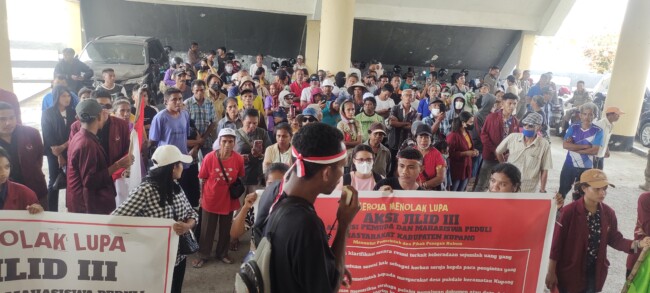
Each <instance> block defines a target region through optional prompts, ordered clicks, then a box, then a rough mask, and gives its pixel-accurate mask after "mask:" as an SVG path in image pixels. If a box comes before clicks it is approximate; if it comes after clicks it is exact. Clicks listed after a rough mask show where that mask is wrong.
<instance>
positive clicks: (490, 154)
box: [481, 110, 519, 161]
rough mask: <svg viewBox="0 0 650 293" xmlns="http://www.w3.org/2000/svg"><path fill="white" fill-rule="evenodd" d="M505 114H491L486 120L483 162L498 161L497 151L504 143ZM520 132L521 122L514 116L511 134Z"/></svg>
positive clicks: (483, 138)
mask: <svg viewBox="0 0 650 293" xmlns="http://www.w3.org/2000/svg"><path fill="white" fill-rule="evenodd" d="M503 123H504V122H503V112H502V111H501V110H499V111H497V112H494V113H491V114H490V115H488V116H487V117H486V118H485V123H483V128H482V129H481V143H483V160H490V161H496V160H497V154H496V149H497V147H498V146H499V144H500V143H501V141H503V138H504V135H503V126H504V125H503ZM515 132H519V120H517V118H516V117H515V116H512V124H511V125H510V128H509V134H510V133H515Z"/></svg>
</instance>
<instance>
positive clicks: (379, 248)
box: [315, 191, 556, 292]
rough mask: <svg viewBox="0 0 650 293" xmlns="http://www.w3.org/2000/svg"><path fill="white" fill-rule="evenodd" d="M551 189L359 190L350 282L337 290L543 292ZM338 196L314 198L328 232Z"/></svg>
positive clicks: (551, 212) (348, 255) (552, 207)
mask: <svg viewBox="0 0 650 293" xmlns="http://www.w3.org/2000/svg"><path fill="white" fill-rule="evenodd" d="M551 197H552V196H551V195H548V194H513V193H508V194H498V193H497V194H494V193H453V194H452V193H446V192H431V191H416V192H413V191H397V192H396V193H395V194H393V195H391V196H382V193H381V192H361V193H360V199H359V200H360V202H361V211H360V212H359V213H358V214H357V216H356V218H355V219H354V222H353V223H352V225H351V227H350V234H349V237H348V241H347V252H346V265H347V268H348V269H349V270H350V272H351V273H352V277H353V283H352V286H351V287H350V288H349V289H347V288H341V290H340V292H543V291H544V288H545V285H544V278H545V276H546V268H547V265H548V257H549V254H550V245H551V240H552V235H553V227H554V220H555V213H556V207H555V203H554V202H553V201H552V200H551ZM338 200H339V194H338V193H334V194H332V195H330V196H327V195H325V196H324V195H321V196H319V198H318V200H317V201H316V204H315V207H316V211H317V212H318V215H319V216H320V217H321V219H322V220H323V223H324V224H325V226H326V229H327V231H328V232H329V229H330V228H331V225H332V224H333V223H334V220H335V218H336V210H337V207H338ZM335 230H336V227H334V231H335ZM334 234H336V233H335V232H332V235H334ZM331 240H333V239H331ZM331 240H330V241H331ZM448 290H449V291H448Z"/></svg>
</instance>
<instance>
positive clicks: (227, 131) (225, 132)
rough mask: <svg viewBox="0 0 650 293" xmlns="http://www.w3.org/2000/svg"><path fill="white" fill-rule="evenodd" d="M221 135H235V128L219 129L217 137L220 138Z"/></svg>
mask: <svg viewBox="0 0 650 293" xmlns="http://www.w3.org/2000/svg"><path fill="white" fill-rule="evenodd" d="M222 136H232V137H237V133H235V130H234V129H232V128H223V129H221V131H219V136H217V138H221V137H222Z"/></svg>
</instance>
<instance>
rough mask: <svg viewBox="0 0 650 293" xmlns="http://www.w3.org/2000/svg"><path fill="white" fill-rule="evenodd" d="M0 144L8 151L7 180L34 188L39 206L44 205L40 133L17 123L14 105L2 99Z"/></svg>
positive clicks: (0, 106) (0, 107)
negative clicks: (9, 169)
mask: <svg viewBox="0 0 650 293" xmlns="http://www.w3.org/2000/svg"><path fill="white" fill-rule="evenodd" d="M0 147H3V148H4V149H5V150H6V151H7V152H8V153H9V157H10V161H11V165H12V168H13V169H14V171H13V172H12V173H11V176H10V178H11V181H13V182H16V183H20V184H23V185H25V186H27V187H28V188H29V189H31V190H32V191H34V193H36V196H37V197H38V201H39V202H40V204H41V206H43V207H45V208H47V184H45V174H43V170H42V169H43V155H44V150H43V141H42V140H41V134H40V133H38V130H36V129H35V128H32V127H29V126H24V125H18V121H16V115H15V112H14V108H13V107H12V106H11V105H9V104H7V103H5V102H0Z"/></svg>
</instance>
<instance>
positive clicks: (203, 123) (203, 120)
mask: <svg viewBox="0 0 650 293" xmlns="http://www.w3.org/2000/svg"><path fill="white" fill-rule="evenodd" d="M185 106H186V107H187V112H188V113H190V119H192V120H194V125H196V130H198V132H199V134H201V135H203V133H204V132H205V131H206V130H207V129H208V126H209V125H210V122H212V121H215V122H217V120H216V118H215V117H216V114H215V113H214V106H213V105H212V101H210V100H209V99H205V98H204V99H203V105H199V103H198V102H197V101H196V98H195V97H191V98H189V99H187V100H185ZM215 137H216V134H215V133H211V134H210V135H209V136H208V137H204V138H205V143H204V144H203V149H205V148H209V149H211V148H212V143H213V142H214V138H215Z"/></svg>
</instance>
